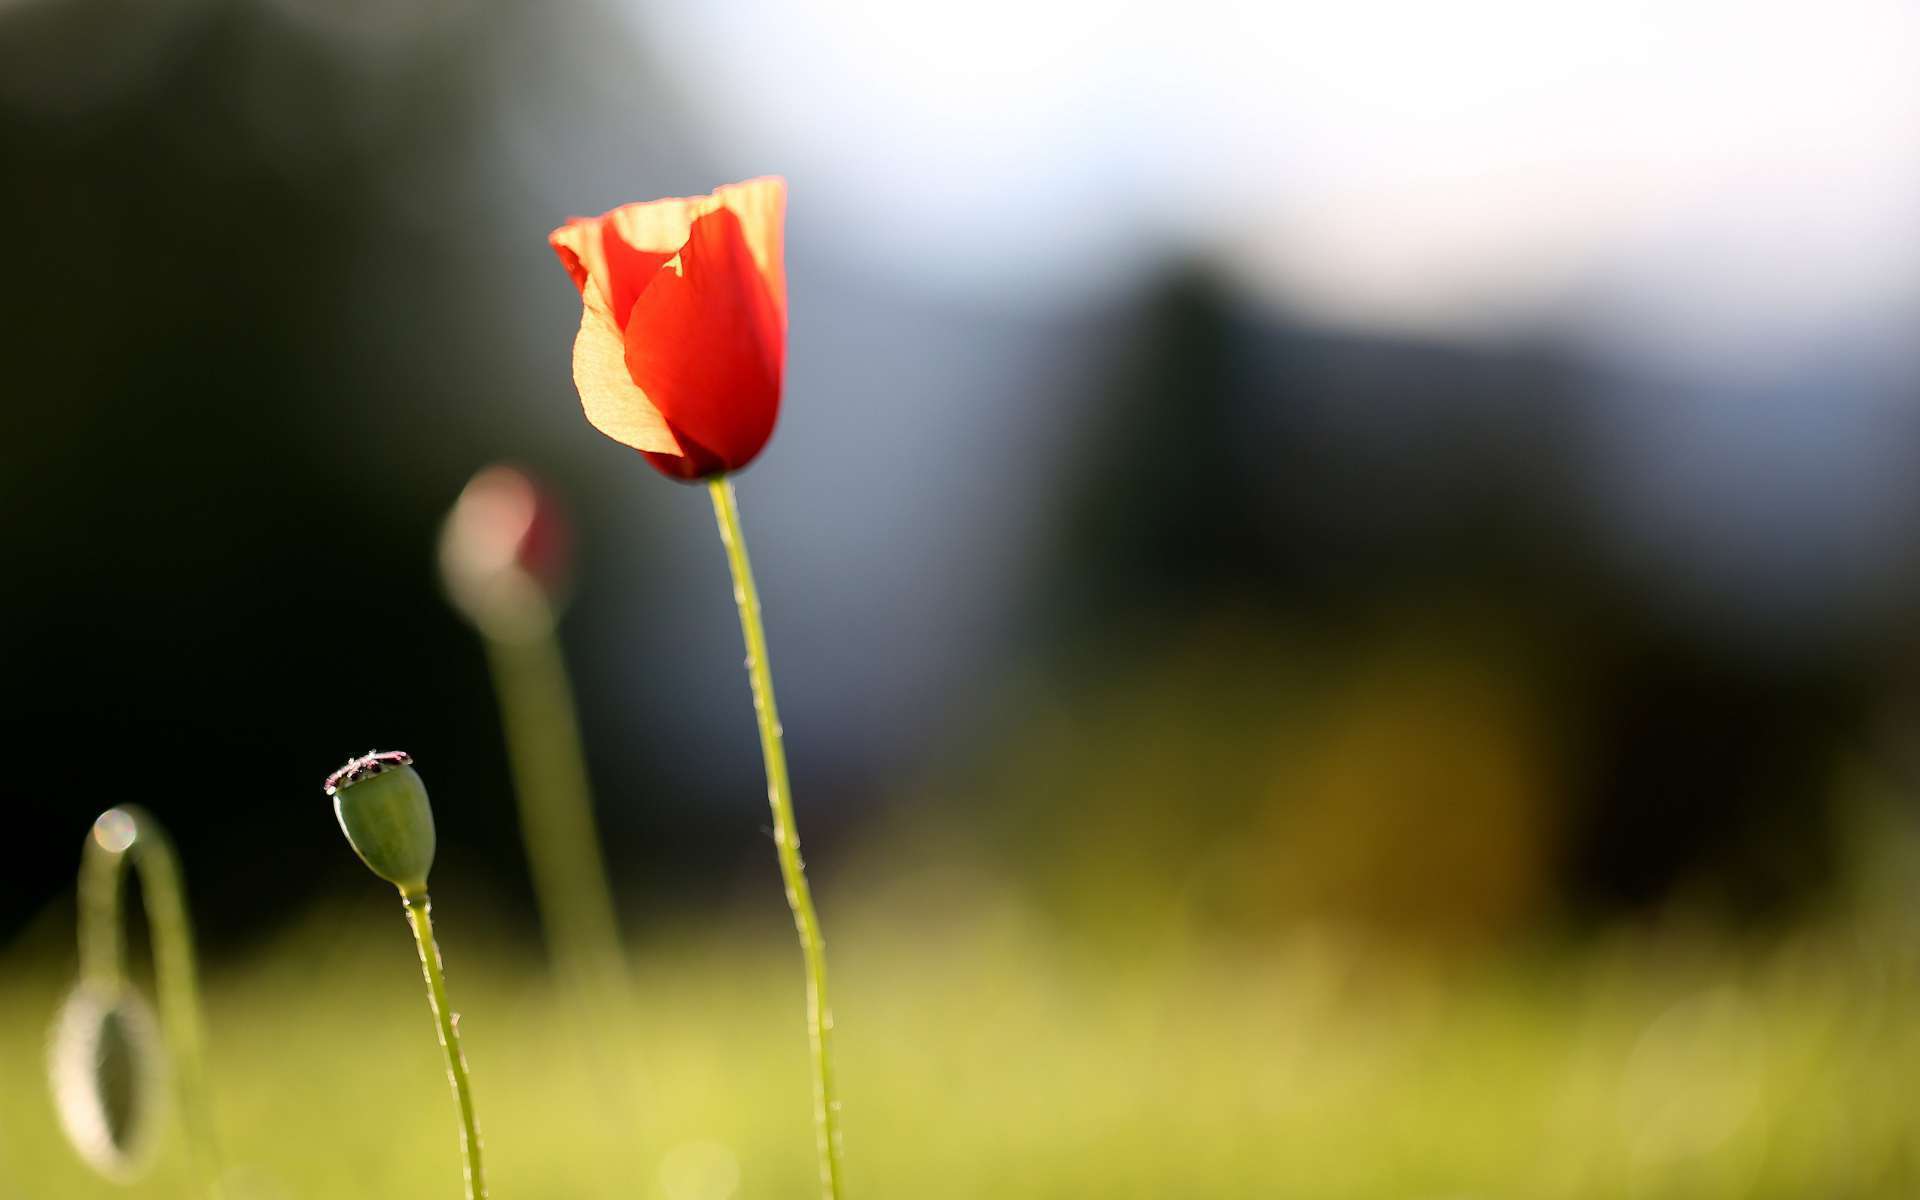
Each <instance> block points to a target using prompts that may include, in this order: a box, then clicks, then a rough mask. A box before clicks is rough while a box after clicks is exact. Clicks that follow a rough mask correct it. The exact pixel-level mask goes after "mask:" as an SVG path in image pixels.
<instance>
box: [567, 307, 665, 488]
mask: <svg viewBox="0 0 1920 1200" xmlns="http://www.w3.org/2000/svg"><path fill="white" fill-rule="evenodd" d="M665 273H666V274H671V272H665ZM580 297H581V301H582V303H581V307H580V333H579V335H578V336H576V337H575V338H574V340H573V383H574V386H575V387H577V388H579V389H580V407H581V408H582V409H583V410H585V412H586V414H587V420H588V421H590V422H591V423H592V424H593V427H594V428H595V429H598V430H599V431H600V432H601V433H604V434H606V435H607V436H608V437H610V438H612V439H613V440H614V441H616V442H620V443H622V444H623V445H627V446H632V447H633V448H634V449H635V450H646V451H651V452H653V453H657V454H679V453H680V443H679V442H678V441H677V440H675V438H674V436H673V431H672V430H671V429H669V428H668V427H667V423H666V420H665V419H664V418H663V417H662V416H661V415H660V410H659V409H658V408H657V407H655V406H654V403H653V401H652V400H650V399H648V398H647V393H646V392H644V391H642V390H641V389H640V388H639V387H638V386H636V385H635V384H634V382H633V376H632V375H631V374H629V373H628V371H627V359H626V345H625V340H624V339H623V338H622V337H621V336H620V327H619V326H618V325H615V324H614V322H613V313H612V311H611V310H610V308H609V306H608V303H607V298H606V297H605V296H604V295H602V294H601V292H600V289H599V288H597V287H590V288H587V289H586V290H584V291H582V292H581V293H580Z"/></svg>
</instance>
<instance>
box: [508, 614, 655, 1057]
mask: <svg viewBox="0 0 1920 1200" xmlns="http://www.w3.org/2000/svg"><path fill="white" fill-rule="evenodd" d="M483 640H484V641H485V642H486V647H487V661H488V663H489V665H490V666H491V668H492V671H493V679H494V691H495V693H496V694H497V695H498V696H499V703H500V718H501V726H502V728H503V729H504V730H505V732H506V738H507V751H508V755H507V757H508V760H509V762H510V764H511V766H512V769H513V782H514V791H515V793H516V794H517V795H518V797H519V801H520V829H521V835H522V837H523V839H524V840H525V842H526V846H527V861H528V865H529V866H531V868H532V870H533V884H534V895H535V898H536V899H537V900H538V902H539V905H540V917H541V922H542V924H543V925H544V926H545V928H546V933H547V938H548V940H549V942H550V944H551V945H552V948H553V955H554V960H555V965H556V966H558V967H559V969H560V974H561V977H562V978H563V979H565V980H566V981H567V983H568V984H569V986H570V989H571V990H572V991H573V993H574V995H575V997H576V998H577V1000H578V1001H579V1002H580V1003H581V1004H582V1005H583V1006H584V1007H586V1008H587V1009H588V1010H589V1014H588V1015H589V1016H591V1017H595V1018H605V1017H606V1016H608V1015H610V1012H612V1011H617V1010H618V1008H619V1007H620V1005H621V1004H622V1002H623V1001H624V999H625V990H626V980H625V966H624V959H623V956H622V954H621V950H620V929H619V924H618V921H617V919H616V917H615V916H614V904H613V890H612V888H611V887H610V886H609V885H608V883H607V869H606V863H605V860H604V859H603V858H602V856H601V852H600V839H599V835H598V832H597V831H596V829H595V827H594V819H593V796H592V792H591V791H590V790H589V788H588V786H587V768H586V762H585V756H584V755H583V754H582V752H581V749H580V726H579V721H578V718H577V717H576V716H575V713H574V705H573V689H572V688H571V686H570V685H569V683H568V680H567V665H566V660H565V658H563V657H562V655H561V652H560V641H559V638H558V637H556V636H555V633H554V628H553V623H552V622H551V621H547V622H545V623H544V624H542V625H539V626H538V627H535V628H530V629H527V630H525V631H524V636H515V637H506V636H497V635H495V634H493V633H491V632H484V631H483ZM592 1023H593V1024H601V1023H602V1022H601V1020H599V1019H596V1020H594V1021H593V1022H592Z"/></svg>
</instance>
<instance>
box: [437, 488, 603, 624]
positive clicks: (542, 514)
mask: <svg viewBox="0 0 1920 1200" xmlns="http://www.w3.org/2000/svg"><path fill="white" fill-rule="evenodd" d="M572 549H573V531H572V529H571V527H570V526H569V525H568V524H567V520H566V517H565V516H564V514H562V513H561V511H560V506H559V504H558V502H556V501H555V500H554V498H553V495H552V494H551V493H550V492H548V491H547V490H546V489H545V488H542V487H541V486H540V485H538V484H536V483H535V482H534V481H533V480H532V479H531V478H529V477H528V476H527V475H526V474H525V473H524V472H522V471H520V470H518V469H516V468H514V467H508V466H492V467H487V468H486V469H484V470H482V471H481V472H480V473H479V474H477V475H475V476H474V477H473V479H472V480H471V481H470V482H469V483H468V484H467V486H466V489H465V490H464V491H462V492H461V493H460V498H459V499H458V500H456V501H454V505H453V511H452V512H450V513H448V514H447V523H446V526H445V528H443V529H442V531H441V534H440V575H441V578H442V580H443V581H444V582H445V584H446V588H447V595H448V597H449V598H451V599H452V601H453V603H454V606H455V607H456V608H458V609H459V610H460V611H461V612H463V613H464V614H466V616H467V618H468V619H469V620H471V621H473V623H474V624H476V625H478V626H480V628H481V629H482V630H483V631H485V632H486V633H488V634H491V635H493V636H496V637H512V636H523V635H524V634H526V633H527V632H530V631H531V630H532V629H535V628H538V627H539V626H542V625H546V624H550V623H551V622H552V620H553V611H554V609H555V608H557V607H558V605H559V603H560V601H561V599H562V597H563V595H564V593H565V591H566V583H567V568H568V566H569V565H570V559H571V551H572Z"/></svg>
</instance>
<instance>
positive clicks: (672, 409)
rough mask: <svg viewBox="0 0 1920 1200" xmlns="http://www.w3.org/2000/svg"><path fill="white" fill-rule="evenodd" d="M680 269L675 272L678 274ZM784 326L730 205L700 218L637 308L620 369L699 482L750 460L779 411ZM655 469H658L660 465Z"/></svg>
mask: <svg viewBox="0 0 1920 1200" xmlns="http://www.w3.org/2000/svg"><path fill="white" fill-rule="evenodd" d="M676 267H677V269H676ZM785 359H786V329H785V322H784V320H783V319H782V314H781V313H780V311H779V309H778V307H777V306H776V304H775V302H774V297H773V290H772V287H771V285H770V283H769V281H768V279H767V277H766V275H765V274H764V273H763V271H762V269H761V266H760V264H759V262H758V261H757V260H756V257H755V255H754V253H753V248H752V246H751V244H750V243H749V242H748V240H747V233H746V229H745V227H744V224H743V222H742V220H741V218H740V215H739V214H738V212H737V211H735V210H734V209H733V208H732V207H731V206H730V205H729V206H721V207H716V208H715V209H713V210H712V211H710V212H708V213H706V214H704V215H702V216H700V217H698V218H696V219H695V220H694V222H693V225H692V228H691V230H690V231H689V234H688V237H687V242H686V245H685V247H684V248H682V249H681V251H680V254H679V256H678V259H677V262H675V263H669V264H668V265H667V266H666V267H665V268H663V269H662V270H661V271H660V273H659V275H658V277H657V278H656V279H655V280H654V281H653V282H652V283H651V284H650V285H649V286H648V287H647V289H646V290H645V291H643V292H642V293H641V294H640V296H639V298H638V299H637V300H636V301H635V302H634V306H633V311H632V313H631V314H630V315H629V317H628V320H627V328H626V366H627V371H628V373H629V374H630V376H631V378H632V380H633V382H634V383H635V384H636V385H637V386H638V388H639V390H641V391H642V392H644V393H645V394H646V395H647V397H649V398H650V399H651V401H652V403H653V405H654V407H655V408H656V409H657V411H658V412H659V414H660V415H661V416H662V417H664V418H665V421H666V424H667V426H668V428H669V429H670V430H671V431H672V432H673V434H674V436H675V438H676V439H677V440H679V441H681V442H682V443H690V444H691V445H692V446H695V447H698V449H699V451H704V452H705V453H694V454H691V455H689V457H692V458H698V459H702V460H704V461H699V462H688V463H685V464H676V469H675V470H673V471H671V472H670V473H672V474H681V470H680V469H678V468H685V469H689V470H697V471H699V474H701V475H708V474H713V473H714V472H715V471H718V470H728V471H734V470H738V469H740V468H741V467H744V466H745V465H746V464H747V463H748V462H750V461H752V459H753V457H754V456H755V455H757V454H758V453H759V452H760V450H761V448H762V447H763V446H765V445H766V443H767V439H768V438H769V437H770V436H771V435H772V433H773V425H774V420H775V418H776V417H777V416H778V415H779V409H780V377H781V374H782V370H783V368H784V365H785ZM656 465H663V464H658V463H656Z"/></svg>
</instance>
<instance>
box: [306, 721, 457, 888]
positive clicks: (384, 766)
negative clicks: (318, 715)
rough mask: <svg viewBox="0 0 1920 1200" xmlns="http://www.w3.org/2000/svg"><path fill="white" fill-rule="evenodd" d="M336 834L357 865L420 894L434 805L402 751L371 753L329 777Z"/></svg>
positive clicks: (429, 861)
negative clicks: (344, 837) (356, 857)
mask: <svg viewBox="0 0 1920 1200" xmlns="http://www.w3.org/2000/svg"><path fill="white" fill-rule="evenodd" d="M326 790H327V795H329V796H332V797H333V815H334V816H335V817H337V818H339V821H340V832H342V833H344V834H346V835H347V842H348V844H349V845H351V846H352V847H353V852H354V853H355V854H358V855H359V856H360V861H361V862H364V863H366V864H367V867H368V868H369V869H370V870H371V871H372V872H373V873H374V874H375V875H378V876H379V877H380V878H382V879H384V880H386V881H387V882H388V883H391V884H392V885H393V886H395V887H397V888H399V889H400V892H401V894H402V895H406V896H413V895H420V894H424V893H425V892H426V890H427V872H428V871H430V870H432V869H433V852H434V847H435V837H434V829H433V806H432V805H430V804H429V803H428V802H427V785H426V784H424V783H422V782H420V776H419V775H417V774H415V773H414V770H413V758H412V757H411V756H410V755H408V754H407V753H406V752H405V751H403V750H375V751H369V752H368V753H366V754H363V755H361V756H360V757H359V758H355V759H350V760H348V762H347V763H346V765H344V766H342V767H341V768H340V769H339V770H337V771H335V772H334V773H333V774H331V775H329V776H327V782H326Z"/></svg>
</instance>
